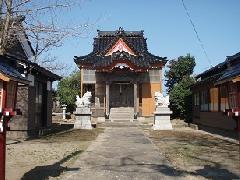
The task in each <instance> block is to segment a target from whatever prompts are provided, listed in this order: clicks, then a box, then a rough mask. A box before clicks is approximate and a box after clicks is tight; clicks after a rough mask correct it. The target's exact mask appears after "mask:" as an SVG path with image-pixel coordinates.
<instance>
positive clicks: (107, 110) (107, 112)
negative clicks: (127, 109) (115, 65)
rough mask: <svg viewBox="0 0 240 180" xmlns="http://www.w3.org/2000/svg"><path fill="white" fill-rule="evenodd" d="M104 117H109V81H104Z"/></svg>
mask: <svg viewBox="0 0 240 180" xmlns="http://www.w3.org/2000/svg"><path fill="white" fill-rule="evenodd" d="M106 118H109V82H106Z"/></svg>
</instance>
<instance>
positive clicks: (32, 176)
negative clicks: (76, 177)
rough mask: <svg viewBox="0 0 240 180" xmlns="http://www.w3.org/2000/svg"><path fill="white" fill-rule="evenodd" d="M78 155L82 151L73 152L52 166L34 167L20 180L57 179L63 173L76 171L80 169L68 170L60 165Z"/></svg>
mask: <svg viewBox="0 0 240 180" xmlns="http://www.w3.org/2000/svg"><path fill="white" fill-rule="evenodd" d="M80 153H82V151H75V152H73V153H71V154H69V155H68V156H66V157H64V158H63V159H62V160H60V161H58V162H56V163H54V164H52V165H46V166H36V167H35V168H33V169H31V170H30V171H28V172H26V173H25V174H24V175H23V177H22V178H21V180H46V179H48V178H49V177H58V176H60V174H61V173H63V172H65V171H78V170H79V169H80V168H68V167H64V166H62V164H63V163H64V162H67V161H68V160H70V159H71V158H73V157H75V156H77V155H78V154H80Z"/></svg>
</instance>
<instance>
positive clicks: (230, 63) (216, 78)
mask: <svg viewBox="0 0 240 180" xmlns="http://www.w3.org/2000/svg"><path fill="white" fill-rule="evenodd" d="M237 76H240V53H237V54H235V55H233V56H227V59H226V60H225V61H224V62H222V63H219V64H218V65H216V66H214V67H212V68H210V69H208V70H206V71H204V72H203V73H201V74H199V75H197V76H196V78H201V80H200V81H198V82H197V83H196V84H195V85H194V86H197V85H200V84H205V83H213V84H215V85H217V84H221V83H224V82H226V81H228V80H230V79H232V78H234V77H237Z"/></svg>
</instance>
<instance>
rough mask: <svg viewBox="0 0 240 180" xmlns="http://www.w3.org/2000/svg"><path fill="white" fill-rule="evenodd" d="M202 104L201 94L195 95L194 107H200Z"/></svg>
mask: <svg viewBox="0 0 240 180" xmlns="http://www.w3.org/2000/svg"><path fill="white" fill-rule="evenodd" d="M199 105H200V102H199V92H197V93H195V94H194V106H199Z"/></svg>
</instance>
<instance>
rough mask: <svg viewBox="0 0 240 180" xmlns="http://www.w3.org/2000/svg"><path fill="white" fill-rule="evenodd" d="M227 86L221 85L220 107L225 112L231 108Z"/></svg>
mask: <svg viewBox="0 0 240 180" xmlns="http://www.w3.org/2000/svg"><path fill="white" fill-rule="evenodd" d="M227 94H228V93H227V87H226V86H221V87H220V109H221V111H224V112H225V109H229V104H228V96H227Z"/></svg>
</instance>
